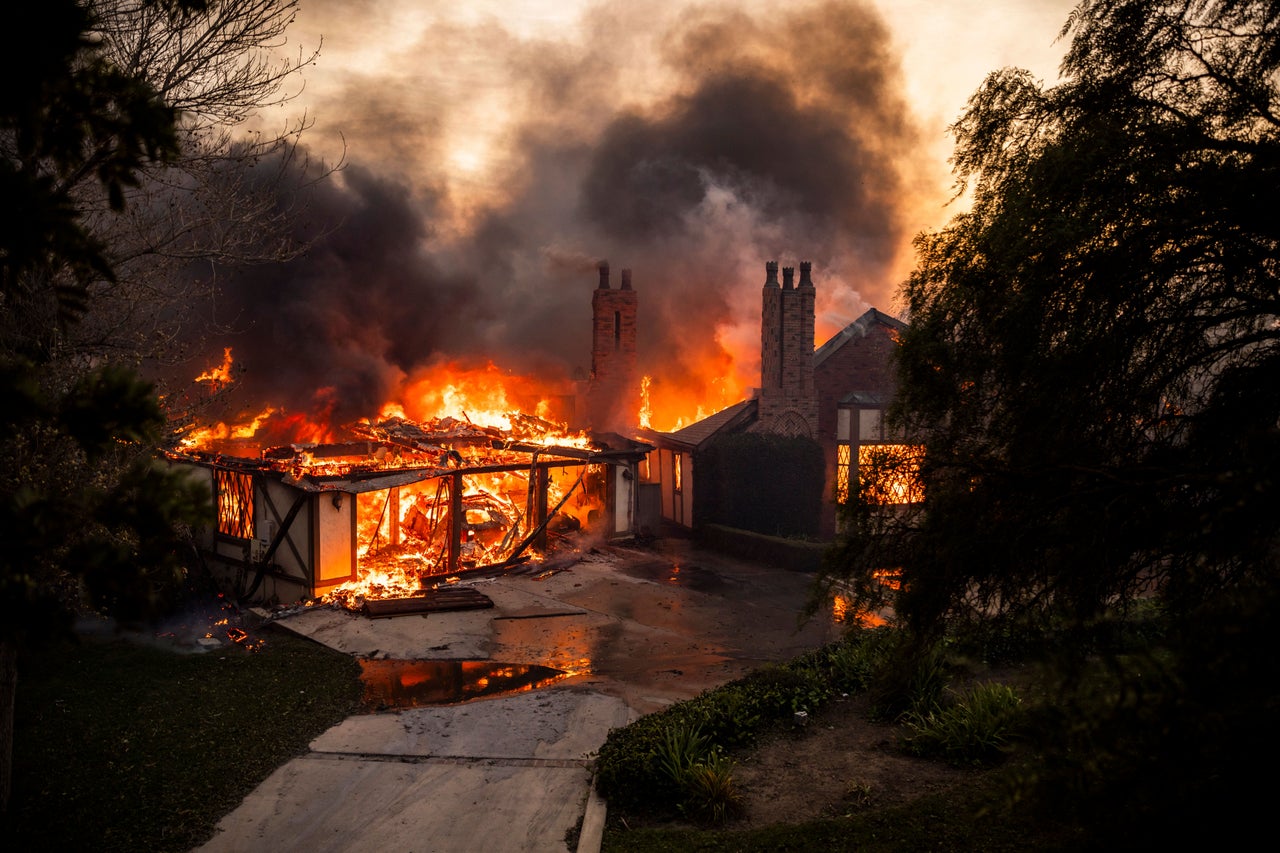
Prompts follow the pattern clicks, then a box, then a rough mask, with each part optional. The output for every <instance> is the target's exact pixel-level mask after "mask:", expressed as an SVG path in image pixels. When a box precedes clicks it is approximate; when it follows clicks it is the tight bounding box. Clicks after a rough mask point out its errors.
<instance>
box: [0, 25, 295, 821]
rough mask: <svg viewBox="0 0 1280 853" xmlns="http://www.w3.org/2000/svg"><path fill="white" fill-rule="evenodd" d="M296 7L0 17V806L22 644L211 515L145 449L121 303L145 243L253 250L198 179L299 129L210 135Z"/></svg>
mask: <svg viewBox="0 0 1280 853" xmlns="http://www.w3.org/2000/svg"><path fill="white" fill-rule="evenodd" d="M294 5H295V4H293V3H290V2H267V0H221V2H220V0H139V2H127V0H100V2H93V3H88V4H85V3H80V2H76V0H49V1H48V2H45V3H40V4H19V7H18V8H16V9H15V10H13V11H12V12H11V14H10V15H9V16H8V18H7V20H6V26H5V28H4V29H3V30H0V62H4V63H6V67H5V69H4V70H6V71H8V72H9V73H8V74H7V75H6V77H7V79H8V80H9V84H8V85H7V86H6V87H5V90H4V91H3V92H2V93H0V193H3V198H4V200H5V204H4V205H2V206H0V209H2V211H3V212H2V213H0V216H2V219H0V309H2V313H0V412H3V414H2V415H0V459H2V460H3V465H2V466H0V471H2V472H3V473H2V474H0V538H2V539H3V541H4V543H5V547H4V549H2V550H0V806H3V805H7V802H8V793H9V782H10V779H9V771H10V758H11V751H10V745H11V739H12V721H13V696H14V692H15V689H16V683H17V662H18V653H19V651H20V649H21V648H22V647H23V645H24V644H26V643H29V642H33V641H38V640H39V639H41V638H43V637H47V636H49V635H51V634H56V633H57V632H58V631H60V630H62V629H64V628H65V627H66V625H67V620H68V617H69V616H70V615H71V614H73V613H75V612H77V611H78V610H79V609H80V608H84V607H88V608H92V609H93V610H99V611H101V610H108V611H110V612H112V613H114V614H116V615H118V616H121V617H123V618H137V617H140V616H144V615H147V614H150V613H153V612H155V611H156V610H157V609H159V608H160V607H162V606H163V604H164V602H165V599H166V596H168V595H171V594H172V592H173V590H174V587H175V585H176V583H177V582H178V581H179V580H180V579H181V577H182V574H183V568H184V562H185V561H184V550H183V547H184V544H185V539H184V537H183V530H184V527H185V526H186V525H189V524H195V523H202V522H205V521H207V520H208V516H209V515H210V513H211V507H210V506H209V504H210V496H209V495H208V494H207V491H206V490H204V489H202V488H199V487H196V486H194V485H193V484H192V483H191V482H190V481H188V480H186V479H184V478H183V477H182V476H181V475H179V474H176V473H174V472H172V471H170V470H168V469H167V468H165V467H164V466H163V465H162V464H161V463H159V462H157V460H156V456H155V450H156V447H157V445H158V442H159V440H160V437H161V432H162V428H163V426H164V423H165V418H164V415H163V413H162V412H161V409H160V406H159V402H158V400H157V398H156V395H155V392H154V389H153V388H152V387H151V386H150V385H149V384H147V383H144V382H142V381H141V380H139V378H138V377H137V376H136V374H135V373H134V372H133V370H132V369H131V365H133V364H134V363H135V362H136V360H137V358H138V357H139V355H140V350H139V348H138V345H137V340H136V339H132V340H131V339H130V334H132V333H134V332H135V331H136V330H137V329H138V327H137V326H136V325H131V324H129V323H126V322H122V319H124V320H127V319H130V318H131V317H132V316H134V315H136V314H137V313H138V310H137V309H139V307H140V306H141V305H143V302H144V298H143V297H142V296H140V292H139V290H138V288H142V289H144V290H145V289H154V288H155V287H156V286H157V284H159V283H163V282H165V281H166V280H167V277H166V276H165V275H163V274H161V275H158V274H157V273H156V265H155V263H154V262H155V260H156V259H157V258H162V257H165V256H169V257H174V258H177V259H178V260H181V261H190V260H191V259H192V258H195V257H203V258H206V259H210V258H217V259H224V258H227V257H232V256H234V257H236V258H238V259H241V260H244V259H248V258H250V257H251V256H252V255H253V252H251V251H249V248H248V247H250V246H251V245H256V244H251V243H250V242H246V241H244V240H243V239H242V236H236V235H237V234H239V235H243V234H244V233H247V232H246V231H245V229H257V230H258V231H263V230H266V231H268V232H269V231H270V227H269V226H271V225H273V224H278V223H277V220H275V219H274V218H273V217H274V214H268V213H267V212H268V211H270V210H272V209H273V208H271V207H269V206H260V207H258V208H253V207H249V212H250V219H252V221H249V220H246V219H245V218H243V214H244V208H245V207H246V206H248V197H247V196H245V195H243V194H239V193H238V192H233V193H232V194H231V195H229V196H228V195H226V194H221V195H218V196H216V197H215V196H213V195H210V193H209V192H208V190H209V189H210V188H213V187H216V188H219V189H222V190H225V189H227V188H231V189H232V190H238V188H239V187H242V186H244V184H243V183H242V182H241V181H240V180H239V179H238V178H236V177H235V174H236V172H237V170H239V169H242V168H248V167H250V166H252V165H253V164H254V163H255V162H257V161H258V160H260V159H261V158H262V157H264V156H267V155H269V154H271V153H273V152H279V151H280V150H281V149H290V148H291V143H292V142H293V141H296V131H300V130H301V126H299V127H298V128H295V134H293V135H290V134H285V135H284V136H280V137H276V138H274V139H267V140H261V139H259V140H256V141H252V140H251V141H248V142H244V141H234V140H232V138H231V137H230V136H229V135H226V133H225V128H226V127H227V126H228V125H233V124H235V123H236V122H238V121H241V120H243V119H244V118H245V117H246V116H247V115H248V114H249V111H250V110H251V109H252V108H253V107H254V106H255V105H258V106H260V105H262V104H263V103H264V102H267V101H268V100H269V98H270V96H271V93H273V92H276V91H277V90H278V88H279V86H280V84H281V82H282V81H283V80H284V79H285V77H287V76H288V74H290V73H292V71H293V70H296V68H297V67H298V66H299V65H300V64H303V60H302V59H300V62H299V63H297V64H294V63H285V64H284V65H283V66H274V65H269V64H263V63H262V62H261V61H259V60H258V59H257V57H259V56H261V55H262V54H261V51H262V50H263V49H264V48H266V47H270V46H272V40H273V39H275V38H277V37H278V36H279V35H280V33H281V32H283V29H284V27H285V26H286V25H287V23H288V21H289V20H291V19H292V10H293V8H294ZM27 62H30V63H31V66H26V65H23V63H27ZM228 175H230V176H231V177H230V178H228V177H227V176H228ZM209 176H214V177H216V178H217V180H213V179H210V177H209ZM229 198H230V199H233V200H234V201H235V206H236V208H237V214H238V215H237V217H236V218H235V219H234V221H233V222H232V223H230V224H232V225H234V226H235V227H234V228H230V227H227V226H228V223H227V222H224V221H223V220H222V218H221V214H220V213H219V208H218V204H217V203H216V202H218V201H223V202H225V201H226V200H227V199H229ZM157 206H160V207H162V208H163V209H164V210H165V216H164V217H157V216H155V215H154V213H155V210H156V208H157ZM196 209H204V210H205V211H206V215H205V216H204V217H203V218H202V219H199V220H192V219H189V218H184V217H183V216H182V215H181V214H183V213H189V212H191V211H193V210H196ZM255 210H256V211H260V212H261V214H260V215H258V216H257V217H256V218H254V217H253V216H252V214H253V211H255ZM174 223H177V227H174ZM139 224H141V225H142V226H144V227H141V228H139V227H138V226H139ZM161 225H163V227H160V226H161ZM215 225H216V226H217V227H214V226H215ZM237 229H238V230H237ZM279 246H280V244H276V248H275V249H274V250H273V251H272V252H270V253H269V254H270V255H271V256H272V257H278V256H279V253H280V248H279ZM144 260H146V263H143V261H144ZM161 272H162V273H163V272H164V270H161ZM155 304H157V305H159V304H163V300H159V301H157V302H156V303H155ZM155 313H156V312H154V311H153V312H152V314H153V315H154V314H155Z"/></svg>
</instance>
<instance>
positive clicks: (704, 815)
mask: <svg viewBox="0 0 1280 853" xmlns="http://www.w3.org/2000/svg"><path fill="white" fill-rule="evenodd" d="M683 782H684V784H683V790H684V802H682V803H681V804H680V811H681V812H682V813H683V814H685V815H686V816H687V817H689V818H692V819H693V820H696V821H700V822H703V823H724V822H725V821H726V820H728V819H729V818H730V817H732V816H734V815H737V814H739V813H741V811H742V806H743V800H742V794H741V793H740V792H739V791H738V786H737V783H735V782H734V780H733V762H732V761H731V760H729V757H728V756H726V755H725V754H724V753H722V752H720V751H719V750H718V749H717V750H713V751H712V752H711V753H710V754H709V755H707V757H706V758H705V759H703V760H702V761H700V762H697V763H696V764H694V765H693V766H692V767H690V768H689V769H688V771H687V772H686V774H685V777H684V780H683Z"/></svg>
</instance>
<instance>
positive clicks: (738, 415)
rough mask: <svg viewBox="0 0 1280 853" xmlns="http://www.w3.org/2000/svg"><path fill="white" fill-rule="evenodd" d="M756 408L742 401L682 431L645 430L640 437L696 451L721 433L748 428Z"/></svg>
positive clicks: (751, 402) (747, 401) (752, 404)
mask: <svg viewBox="0 0 1280 853" xmlns="http://www.w3.org/2000/svg"><path fill="white" fill-rule="evenodd" d="M756 406H757V403H756V401H755V400H743V401H742V402H740V403H734V404H733V405H732V406H729V407H728V408H726V409H721V410H720V411H718V412H716V413H715V414H714V415H710V416H708V417H705V418H703V419H702V420H700V421H696V422H694V423H691V424H689V426H687V427H685V428H684V429H678V430H676V431H675V432H656V431H653V430H647V431H644V432H643V433H642V435H643V436H644V437H645V438H646V439H648V440H651V441H657V442H659V443H661V444H663V445H665V446H668V447H670V446H672V445H676V446H679V447H681V448H684V449H688V450H697V449H698V448H699V447H701V446H702V445H703V444H706V443H707V442H708V441H710V440H711V439H712V438H715V437H716V436H717V435H720V434H721V433H726V432H734V431H736V430H739V429H742V428H744V427H747V426H750V425H751V424H752V423H753V422H754V421H755V419H756Z"/></svg>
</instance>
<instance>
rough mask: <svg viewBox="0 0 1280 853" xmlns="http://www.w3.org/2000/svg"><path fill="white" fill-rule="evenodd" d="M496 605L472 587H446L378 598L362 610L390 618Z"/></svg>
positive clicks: (366, 614)
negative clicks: (423, 592)
mask: <svg viewBox="0 0 1280 853" xmlns="http://www.w3.org/2000/svg"><path fill="white" fill-rule="evenodd" d="M490 607H493V599H491V598H489V596H487V595H485V594H484V593H482V592H480V591H479V590H476V589H473V588H471V587H466V586H464V587H446V588H444V589H433V590H429V591H428V592H427V593H426V594H425V595H413V596H408V597H406V598H378V599H370V600H368V601H366V602H365V603H364V606H363V607H362V608H361V611H362V612H363V613H364V615H365V616H368V617H369V618H370V619H388V618H391V617H393V616H408V615H411V614H414V613H447V612H452V611H455V610H485V609H488V608H490Z"/></svg>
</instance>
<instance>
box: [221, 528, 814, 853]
mask: <svg viewBox="0 0 1280 853" xmlns="http://www.w3.org/2000/svg"><path fill="white" fill-rule="evenodd" d="M811 580H812V579H811V578H810V577H809V576H806V575H797V574H792V573H788V572H784V571H776V570H769V569H765V568H762V567H759V566H753V565H749V564H744V563H739V562H735V561H731V560H728V559H725V558H722V557H718V556H716V555H711V554H706V553H700V552H698V551H696V550H694V549H692V548H691V546H689V544H688V543H686V542H681V541H678V540H668V541H666V542H664V543H662V544H661V545H660V546H659V547H658V548H657V549H655V550H650V549H624V548H602V549H599V550H596V551H592V552H588V553H586V554H584V555H582V556H581V559H580V560H579V561H578V562H576V563H573V564H572V565H571V566H570V567H568V568H567V569H565V570H563V571H557V572H554V573H552V574H549V575H546V576H542V575H540V574H526V575H517V576H508V577H504V578H500V579H492V580H477V581H474V582H473V583H474V585H475V586H476V587H477V588H478V589H480V590H481V591H483V592H484V593H485V594H486V595H488V596H489V597H490V598H492V599H493V601H494V604H495V606H494V608H493V609H490V610H480V611H464V612H457V613H433V614H430V615H429V616H425V617H424V616H419V615H414V616H402V617H397V618H393V619H377V620H371V619H366V618H364V617H362V616H358V615H355V614H350V613H346V612H343V611H339V610H334V609H332V608H319V609H312V610H307V611H304V612H301V613H299V614H296V615H294V616H290V617H287V618H286V619H284V620H281V621H280V623H279V624H281V625H282V626H284V627H287V628H289V629H290V630H293V631H295V632H297V633H299V634H302V635H305V636H308V637H311V638H313V639H315V640H317V641H319V642H323V643H325V644H326V645H328V646H330V647H332V648H335V649H338V650H340V651H344V652H347V653H349V654H352V655H357V656H360V657H362V658H373V659H392V660H414V659H431V660H489V661H494V662H503V663H511V664H531V663H533V664H541V665H544V666H550V667H554V668H556V669H559V670H562V671H563V672H565V673H566V675H565V676H563V677H562V678H561V679H560V680H559V681H557V682H556V683H555V684H553V685H552V686H548V687H543V688H541V689H537V690H530V691H527V692H520V693H514V694H507V695H503V696H499V697H496V698H491V699H484V700H479V701H472V702H467V703H463V704H453V705H444V706H432V707H410V708H405V709H403V710H396V711H387V712H382V713H372V714H362V715H359V716H355V717H352V718H350V719H348V720H346V721H344V722H343V723H341V724H340V725H338V726H335V727H334V728H332V729H330V730H329V731H327V732H325V733H324V734H322V735H321V736H320V737H318V738H316V740H315V741H313V742H312V743H311V746H310V751H309V752H308V753H307V754H306V755H304V756H302V757H299V758H296V759H294V760H292V761H290V762H289V763H287V764H285V765H284V766H283V767H281V768H279V769H278V770H276V772H275V773H273V774H272V775H271V776H270V777H268V778H267V779H266V780H265V781H264V782H263V783H262V784H261V785H259V786H258V788H257V789H255V790H254V791H253V792H252V793H251V794H250V795H249V796H248V797H246V798H245V800H244V801H243V802H242V803H241V804H240V806H239V807H237V808H236V809H235V810H234V811H232V812H231V813H230V814H228V815H227V816H226V817H225V818H223V820H222V821H221V822H220V823H219V825H218V832H217V834H216V835H215V836H214V837H213V839H212V840H210V841H209V842H208V843H207V844H206V845H204V846H203V847H201V848H199V850H200V851H203V853H223V851H236V853H246V851H258V850H263V851H267V850H269V851H292V850H305V851H308V853H321V851H365V850H369V851H373V850H378V851H397V853H400V852H401V851H403V853H409V852H410V851H413V853H437V852H438V853H455V851H485V853H489V852H490V851H495V852H496V853H500V852H501V851H566V850H570V849H571V848H570V847H568V846H567V844H566V837H567V835H568V834H569V833H570V832H571V831H572V830H573V829H574V828H575V827H577V826H578V825H579V822H580V821H581V831H580V833H579V840H578V844H577V847H576V849H577V850H579V851H594V850H598V849H599V846H600V837H601V834H602V832H603V827H604V816H605V809H604V804H603V803H602V802H600V801H599V799H598V798H597V797H595V795H594V793H593V792H592V788H591V760H592V758H593V755H594V753H595V751H596V750H597V749H598V748H599V747H600V745H601V744H602V743H603V742H604V740H605V738H606V737H607V735H608V733H609V730H610V729H612V728H615V727H618V726H621V725H625V724H626V723H627V722H629V721H631V720H633V719H635V718H636V717H638V716H640V715H642V714H646V713H650V712H652V711H655V710H658V709H660V708H662V707H664V706H666V705H667V704H669V703H671V702H673V701H677V700H679V699H684V698H689V697H691V696H695V695H697V694H698V693H701V692H702V691H703V690H705V689H707V688H709V687H712V686H715V685H718V684H721V683H724V682H725V681H729V680H732V679H733V678H736V677H739V676H741V675H743V674H745V673H746V672H748V671H750V670H751V669H754V668H757V667H758V666H761V665H763V664H765V663H768V662H770V661H777V660H782V659H786V658H789V657H791V656H793V655H795V654H798V653H799V652H801V651H803V650H805V649H809V648H813V647H815V646H817V645H820V644H821V643H823V642H826V641H827V640H829V639H832V638H834V637H835V636H836V635H837V633H838V631H839V628H838V626H837V625H835V623H834V622H833V621H832V620H831V619H830V618H826V617H824V618H822V619H818V620H814V621H811V622H808V623H806V624H805V625H803V626H800V625H799V622H798V618H797V617H798V614H799V612H800V609H801V608H802V606H803V603H804V600H805V597H806V595H807V592H808V587H809V584H810V582H811Z"/></svg>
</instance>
